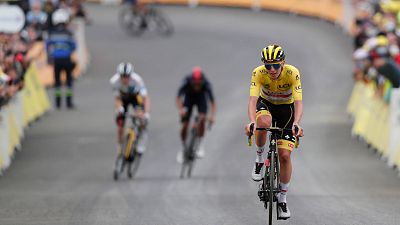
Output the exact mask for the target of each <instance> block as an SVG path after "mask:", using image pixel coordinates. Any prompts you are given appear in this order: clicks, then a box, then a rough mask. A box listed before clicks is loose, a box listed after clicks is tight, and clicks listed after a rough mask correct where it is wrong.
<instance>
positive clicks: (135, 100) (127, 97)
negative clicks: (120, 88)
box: [120, 94, 144, 122]
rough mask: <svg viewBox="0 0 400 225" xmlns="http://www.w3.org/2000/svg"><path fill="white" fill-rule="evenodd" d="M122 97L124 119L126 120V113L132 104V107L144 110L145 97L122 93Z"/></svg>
mask: <svg viewBox="0 0 400 225" xmlns="http://www.w3.org/2000/svg"><path fill="white" fill-rule="evenodd" d="M120 98H121V100H122V105H123V107H124V110H125V111H124V115H123V120H124V122H125V117H126V113H127V112H128V108H129V105H132V107H133V108H134V109H135V110H136V109H140V110H144V105H143V97H142V96H140V95H137V94H121V95H120Z"/></svg>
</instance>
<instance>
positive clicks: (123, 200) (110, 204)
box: [0, 0, 400, 225]
mask: <svg viewBox="0 0 400 225" xmlns="http://www.w3.org/2000/svg"><path fill="white" fill-rule="evenodd" d="M399 11H400V2H399V1H395V0H387V1H383V0H382V1H379V0H357V1H356V0H353V1H352V0H281V1H267V0H231V1H226V0H219V1H215V0H189V1H185V0H159V1H156V2H155V1H140V0H139V1H138V2H134V1H126V2H120V1H114V0H103V1H101V0H88V1H81V0H29V1H28V0H15V1H4V0H2V1H1V2H0V169H1V173H2V175H1V177H0V224H1V225H11V224H40V225H43V224H52V225H61V224H80V225H83V224H135V225H136V224H143V225H150V224H199V225H200V224H201V225H204V224H235V225H236V224H265V223H266V220H267V213H266V212H265V210H264V209H263V205H262V203H261V202H260V201H259V198H258V196H257V190H258V184H257V183H255V182H254V181H252V180H251V170H252V167H253V164H254V157H255V149H254V148H250V147H248V145H247V137H246V136H245V135H244V126H245V125H246V124H247V123H248V122H249V121H248V118H247V104H248V98H249V84H250V80H251V75H252V71H253V69H254V68H256V67H257V66H259V65H261V62H260V52H261V50H262V48H264V47H265V46H266V45H268V44H274V43H276V44H279V45H281V46H282V47H283V49H284V50H285V53H286V63H288V64H291V65H294V66H296V67H297V68H298V69H299V71H300V74H301V80H302V89H303V90H304V91H303V103H304V115H303V119H302V121H301V125H302V127H303V128H304V132H305V136H304V138H302V139H301V141H300V147H299V148H298V149H295V150H293V153H292V162H293V168H294V169H293V175H292V180H291V184H290V188H289V194H288V204H289V205H290V209H291V211H292V217H291V218H290V219H289V220H287V221H276V224H306V225H309V224H324V225H328V224H332V225H333V224H335V225H337V224H343V225H350V224H352V225H353V224H354V225H355V224H360V225H365V224H371V225H372V224H374V225H375V224H393V225H396V224H400V215H399V213H398V212H399V210H400V191H399V190H400V179H399V177H398V170H397V167H398V166H399V165H400V141H399V137H400V93H399V91H398V88H399V86H400V70H399V63H400V51H399V37H400V30H399V28H400V14H399ZM55 18H56V19H55ZM143 21H145V22H143ZM58 24H63V26H62V27H60V26H58ZM57 32H58V33H57ZM59 32H63V33H62V34H63V35H64V36H63V37H65V36H68V38H70V44H71V45H70V47H68V48H67V49H65V48H63V50H65V52H67V53H68V58H69V59H70V62H68V65H69V66H67V68H68V69H67V70H70V71H71V76H72V77H73V78H74V82H73V85H67V84H68V75H67V73H62V74H61V84H62V85H61V86H60V87H59V86H57V85H56V79H55V76H54V69H55V68H56V67H57V66H60V65H61V64H62V63H61V64H60V63H59V61H58V60H57V57H58V56H57V54H54V52H52V49H53V48H55V47H54V46H56V44H54V43H57V40H59V39H58V38H60V36H59V35H60V33H59ZM52 46H53V47H52ZM72 46H73V47H72ZM120 62H131V63H132V64H133V66H134V71H135V72H136V73H137V74H139V75H140V76H141V77H142V78H143V81H144V83H145V85H146V88H147V91H148V96H149V98H150V100H151V110H150V119H149V123H148V144H147V150H146V152H144V153H143V155H142V157H141V161H140V166H139V167H138V169H137V171H136V173H135V175H134V177H133V178H132V179H129V178H127V177H126V176H125V174H123V176H122V175H121V177H120V179H118V181H115V180H114V179H113V170H114V166H115V158H116V150H115V145H116V132H117V129H116V125H115V106H114V95H113V92H112V87H111V85H110V78H111V77H112V76H113V75H114V74H115V73H116V67H117V65H118V64H119V63H120ZM63 65H64V64H63ZM194 66H200V67H201V68H202V70H203V72H204V73H205V74H206V76H207V78H208V80H209V81H210V83H211V84H212V88H213V92H214V97H215V102H216V104H217V112H216V116H215V121H214V125H213V126H212V128H211V130H209V131H207V133H206V136H205V138H204V145H205V146H204V147H205V156H204V158H202V159H199V160H196V164H195V166H194V169H193V172H192V176H191V177H190V178H187V179H180V177H179V175H180V170H181V165H180V164H179V163H177V162H176V155H177V152H178V151H179V150H180V149H181V142H180V138H179V132H180V117H179V112H178V109H177V108H176V105H175V98H176V95H177V92H178V88H179V87H180V86H181V83H182V80H183V79H184V77H185V76H186V75H187V74H190V73H191V71H192V68H193V67H194ZM64 86H67V87H64ZM58 97H62V98H61V99H62V100H61V101H62V104H61V105H60V106H58V105H57V98H58ZM64 97H65V100H64ZM72 97H73V98H72ZM68 99H70V100H68ZM72 99H73V102H70V101H72ZM64 101H65V102H64ZM68 102H69V103H71V104H69V103H68ZM65 104H66V105H65ZM126 126H128V125H126Z"/></svg>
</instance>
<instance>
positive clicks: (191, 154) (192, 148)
mask: <svg viewBox="0 0 400 225" xmlns="http://www.w3.org/2000/svg"><path fill="white" fill-rule="evenodd" d="M198 122H199V121H198V117H197V116H196V117H195V119H194V122H193V123H192V126H191V129H190V138H189V144H188V145H187V147H186V148H185V149H184V152H183V163H182V168H181V174H180V178H184V176H185V169H186V168H187V177H190V176H191V175H192V170H193V166H194V162H195V160H196V151H197V147H198V146H197V142H198V137H197V132H198V131H197V129H198V127H199V126H198Z"/></svg>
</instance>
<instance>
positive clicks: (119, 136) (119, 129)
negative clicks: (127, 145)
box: [116, 98, 129, 154]
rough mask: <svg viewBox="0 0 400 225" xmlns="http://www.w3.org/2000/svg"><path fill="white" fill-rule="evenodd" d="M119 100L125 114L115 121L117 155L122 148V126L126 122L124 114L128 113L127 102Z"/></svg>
mask: <svg viewBox="0 0 400 225" xmlns="http://www.w3.org/2000/svg"><path fill="white" fill-rule="evenodd" d="M121 99H122V104H123V107H124V109H125V112H124V114H123V115H122V117H120V118H117V119H116V123H117V151H118V154H120V153H121V150H122V149H121V148H122V143H123V140H124V125H125V120H126V113H127V111H128V106H129V104H128V102H127V101H126V100H125V99H123V98H121Z"/></svg>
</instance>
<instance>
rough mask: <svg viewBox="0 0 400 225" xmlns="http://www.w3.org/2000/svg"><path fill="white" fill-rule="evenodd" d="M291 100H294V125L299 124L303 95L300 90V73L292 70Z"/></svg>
mask: <svg viewBox="0 0 400 225" xmlns="http://www.w3.org/2000/svg"><path fill="white" fill-rule="evenodd" d="M293 74H294V76H293V78H292V82H293V90H292V93H293V98H294V122H293V123H294V124H297V125H298V124H299V123H300V120H301V117H302V115H303V101H302V99H303V93H302V88H301V81H300V72H299V71H298V70H297V69H295V70H293Z"/></svg>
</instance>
